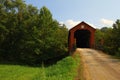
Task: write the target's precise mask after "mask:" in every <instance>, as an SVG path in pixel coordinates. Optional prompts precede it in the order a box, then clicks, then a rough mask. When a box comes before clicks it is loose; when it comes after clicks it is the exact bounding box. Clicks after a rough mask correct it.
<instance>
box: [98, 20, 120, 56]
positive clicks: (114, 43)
mask: <svg viewBox="0 0 120 80" xmlns="http://www.w3.org/2000/svg"><path fill="white" fill-rule="evenodd" d="M96 38H97V39H96V40H97V42H99V38H100V39H103V40H104V44H103V45H102V48H103V50H104V51H106V52H108V53H109V54H112V55H117V56H118V55H120V20H117V21H116V22H115V23H114V24H113V28H107V27H103V28H102V29H100V30H98V31H97V32H96ZM96 44H98V43H96ZM98 45H99V46H101V44H98ZM99 49H100V48H99Z"/></svg>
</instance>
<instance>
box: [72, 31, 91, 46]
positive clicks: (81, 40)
mask: <svg viewBox="0 0 120 80" xmlns="http://www.w3.org/2000/svg"><path fill="white" fill-rule="evenodd" d="M74 38H75V45H76V47H77V48H90V31H88V30H77V31H75V32H74Z"/></svg>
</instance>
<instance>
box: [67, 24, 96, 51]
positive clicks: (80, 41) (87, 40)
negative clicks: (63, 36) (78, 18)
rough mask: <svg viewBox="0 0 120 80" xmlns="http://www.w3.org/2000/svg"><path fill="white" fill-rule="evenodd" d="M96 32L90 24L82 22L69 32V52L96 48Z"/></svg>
mask: <svg viewBox="0 0 120 80" xmlns="http://www.w3.org/2000/svg"><path fill="white" fill-rule="evenodd" d="M95 30H96V29H94V28H93V27H91V26H90V25H89V24H87V23H85V22H81V23H80V24H78V25H76V26H75V27H73V28H72V29H70V30H69V36H68V50H69V52H71V51H73V50H74V49H75V48H76V47H77V48H94V33H95Z"/></svg>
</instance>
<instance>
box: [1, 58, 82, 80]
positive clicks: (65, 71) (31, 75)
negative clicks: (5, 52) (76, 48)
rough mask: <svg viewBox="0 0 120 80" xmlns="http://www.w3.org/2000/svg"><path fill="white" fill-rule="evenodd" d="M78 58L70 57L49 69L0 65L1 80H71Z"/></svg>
mask: <svg viewBox="0 0 120 80" xmlns="http://www.w3.org/2000/svg"><path fill="white" fill-rule="evenodd" d="M79 63H80V58H79V57H76V59H74V58H72V57H71V56H69V57H66V58H64V59H63V60H61V61H59V62H57V64H55V65H53V66H49V67H44V65H43V66H42V67H27V66H26V67H25V66H19V65H0V79H1V80H73V79H74V77H75V76H76V74H77V72H76V71H77V70H76V68H77V67H78V65H79Z"/></svg>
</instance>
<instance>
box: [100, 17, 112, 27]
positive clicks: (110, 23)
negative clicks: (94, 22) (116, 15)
mask: <svg viewBox="0 0 120 80" xmlns="http://www.w3.org/2000/svg"><path fill="white" fill-rule="evenodd" d="M100 22H101V23H102V25H104V26H112V25H113V23H114V21H112V20H108V19H104V18H102V19H101V20H100Z"/></svg>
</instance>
